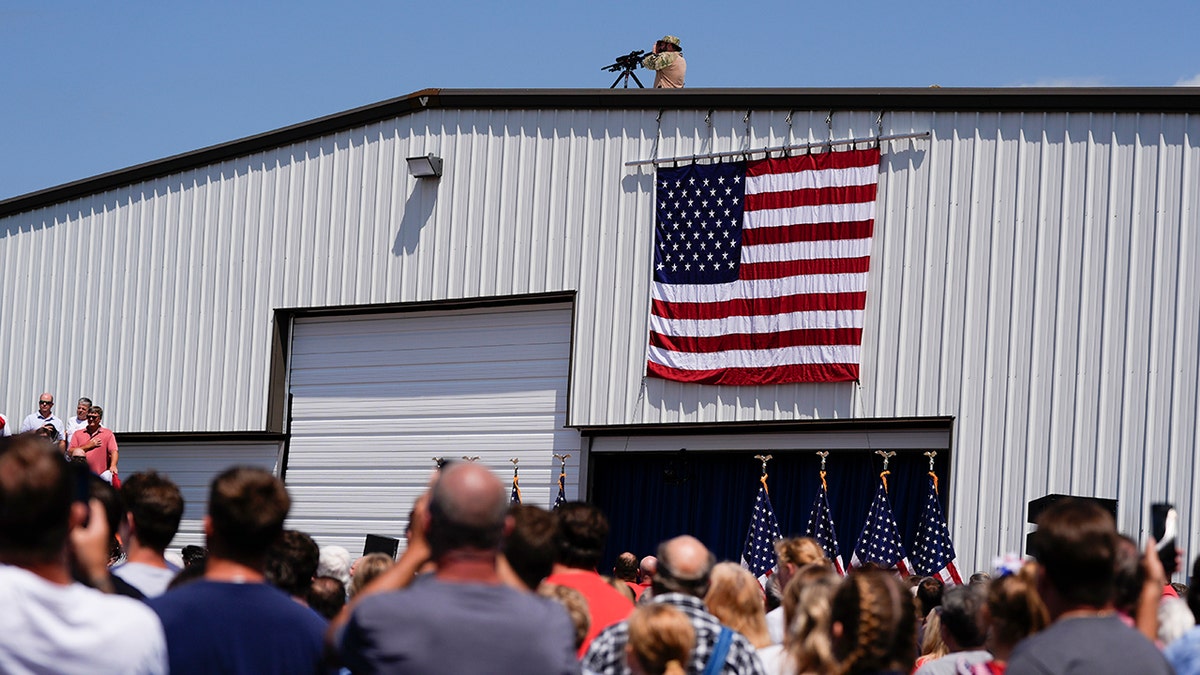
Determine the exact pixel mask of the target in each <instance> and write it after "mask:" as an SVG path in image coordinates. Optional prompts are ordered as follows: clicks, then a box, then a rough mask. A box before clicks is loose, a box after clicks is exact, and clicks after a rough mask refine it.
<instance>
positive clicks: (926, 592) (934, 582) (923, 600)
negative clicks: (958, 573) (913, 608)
mask: <svg viewBox="0 0 1200 675" xmlns="http://www.w3.org/2000/svg"><path fill="white" fill-rule="evenodd" d="M945 589H946V585H945V584H943V583H942V580H941V579H938V578H937V577H924V578H923V579H921V582H920V583H918V584H917V595H916V597H917V613H919V614H920V615H921V616H928V615H929V613H930V612H932V611H933V608H934V607H937V606H939V605H941V604H942V593H943V592H944V591H945Z"/></svg>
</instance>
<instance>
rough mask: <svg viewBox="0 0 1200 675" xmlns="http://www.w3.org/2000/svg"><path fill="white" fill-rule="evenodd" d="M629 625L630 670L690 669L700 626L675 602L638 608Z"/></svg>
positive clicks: (675, 672) (677, 672)
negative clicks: (690, 661) (696, 625)
mask: <svg viewBox="0 0 1200 675" xmlns="http://www.w3.org/2000/svg"><path fill="white" fill-rule="evenodd" d="M659 557H660V558H661V557H662V556H659ZM628 626H629V639H628V641H627V642H626V643H625V660H626V662H627V663H628V664H629V668H630V670H632V671H633V672H634V673H636V674H638V675H640V674H642V673H645V674H646V675H660V674H661V673H669V674H671V675H683V673H685V672H687V667H688V662H689V660H690V659H691V654H692V645H693V643H695V641H696V629H695V628H693V627H692V622H691V621H690V620H689V619H688V617H687V615H685V614H684V613H683V612H681V611H679V610H678V609H675V608H674V607H672V606H671V605H668V604H663V603H651V604H649V605H644V606H642V607H639V608H637V609H635V610H634V611H633V614H631V615H630V616H629V622H628Z"/></svg>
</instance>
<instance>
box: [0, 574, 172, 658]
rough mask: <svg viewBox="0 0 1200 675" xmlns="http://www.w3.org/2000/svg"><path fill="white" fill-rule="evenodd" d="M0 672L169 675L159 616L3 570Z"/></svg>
mask: <svg viewBox="0 0 1200 675" xmlns="http://www.w3.org/2000/svg"><path fill="white" fill-rule="evenodd" d="M0 607H3V608H4V609H3V611H0V673H62V674H64V675H66V674H73V673H80V674H81V675H84V674H86V675H93V674H95V673H136V674H138V675H156V674H158V673H164V674H165V673H166V672H167V668H168V666H167V641H166V637H165V636H164V635H163V628H162V623H160V622H159V620H158V615H156V614H155V613H154V611H153V610H151V609H150V608H149V607H147V606H146V605H144V604H142V603H141V602H138V601H137V600H134V599H132V598H125V597H121V596H117V595H106V594H104V593H101V592H100V591H97V590H94V589H91V588H88V587H87V586H84V585H82V584H71V585H69V586H63V585H61V584H56V583H53V582H50V581H47V580H46V579H43V578H42V577H39V576H37V575H36V574H34V573H32V572H29V571H27V570H24V569H21V568H19V567H12V566H9V565H0Z"/></svg>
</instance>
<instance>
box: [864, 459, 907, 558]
mask: <svg viewBox="0 0 1200 675" xmlns="http://www.w3.org/2000/svg"><path fill="white" fill-rule="evenodd" d="M899 530H900V528H898V527H896V519H895V517H894V516H892V505H891V502H889V501H888V496H887V483H886V479H885V478H884V477H883V476H880V478H879V489H878V490H876V491H875V499H874V501H872V502H871V510H870V511H869V512H868V513H867V522H866V524H865V525H863V531H862V534H860V535H859V536H858V544H856V545H855V546H854V553H852V554H851V555H850V567H862V566H863V565H865V564H867V563H875V564H876V565H878V566H880V567H883V568H885V569H895V570H896V571H897V572H899V573H900V576H902V577H907V576H909V575H911V574H912V565H911V564H910V563H909V562H908V558H907V557H906V556H905V553H904V543H903V542H902V541H900V532H899Z"/></svg>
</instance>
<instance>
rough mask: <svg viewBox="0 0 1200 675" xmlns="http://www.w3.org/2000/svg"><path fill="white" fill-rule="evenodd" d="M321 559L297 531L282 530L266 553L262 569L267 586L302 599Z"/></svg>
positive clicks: (317, 550)
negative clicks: (269, 585)
mask: <svg viewBox="0 0 1200 675" xmlns="http://www.w3.org/2000/svg"><path fill="white" fill-rule="evenodd" d="M320 559H321V549H320V548H318V547H317V542H315V541H313V538H312V537H310V536H308V535H307V534H305V533H303V532H297V531H296V530H284V531H283V534H281V535H280V536H279V537H277V538H276V539H275V543H274V545H272V546H271V548H269V549H268V550H267V564H266V568H265V569H264V572H265V573H266V576H267V582H268V583H270V584H271V585H272V586H275V587H276V588H279V589H281V590H283V591H285V592H286V593H287V594H288V595H291V596H295V597H297V598H305V597H307V596H308V591H309V589H310V588H312V580H313V577H315V576H316V575H317V565H318V563H319V561H320Z"/></svg>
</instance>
